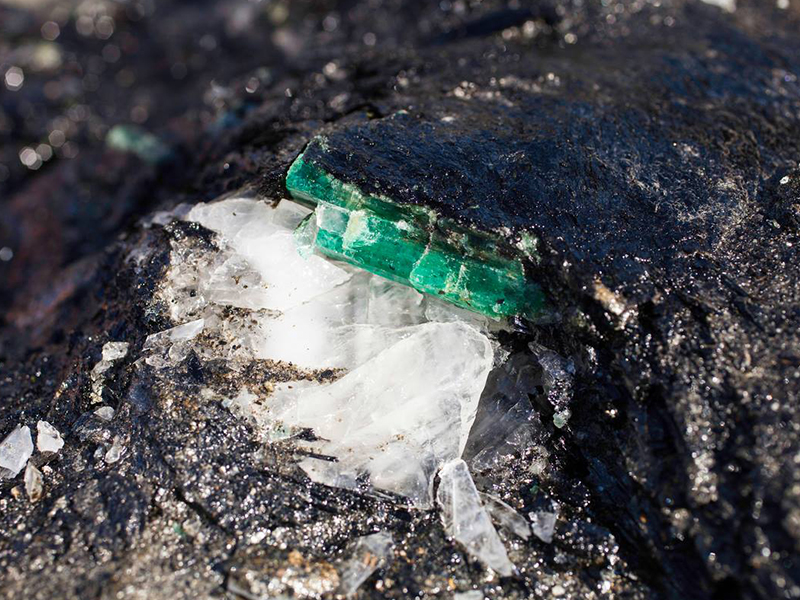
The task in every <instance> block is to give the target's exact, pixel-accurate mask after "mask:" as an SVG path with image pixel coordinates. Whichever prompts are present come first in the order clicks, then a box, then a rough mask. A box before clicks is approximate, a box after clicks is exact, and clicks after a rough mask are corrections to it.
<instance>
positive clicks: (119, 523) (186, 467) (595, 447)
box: [0, 0, 800, 599]
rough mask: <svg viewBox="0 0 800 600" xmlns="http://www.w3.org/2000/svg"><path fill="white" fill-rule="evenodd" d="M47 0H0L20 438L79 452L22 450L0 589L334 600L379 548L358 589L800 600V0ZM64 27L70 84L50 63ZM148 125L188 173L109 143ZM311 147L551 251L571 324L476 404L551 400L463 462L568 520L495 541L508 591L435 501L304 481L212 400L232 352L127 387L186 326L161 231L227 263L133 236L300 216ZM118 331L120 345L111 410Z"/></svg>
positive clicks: (497, 407)
mask: <svg viewBox="0 0 800 600" xmlns="http://www.w3.org/2000/svg"><path fill="white" fill-rule="evenodd" d="M36 5H37V6H38V8H37V9H33V8H20V5H19V3H17V2H8V1H6V2H0V21H2V22H3V24H4V27H3V38H2V40H0V52H2V57H3V64H4V66H3V69H4V70H5V65H6V64H10V65H22V68H23V70H24V71H25V81H24V83H23V85H22V87H21V88H19V89H18V90H16V91H11V90H4V92H3V97H2V104H1V105H0V133H2V134H3V136H4V138H3V139H4V141H3V144H2V149H1V151H0V152H1V153H0V155H1V156H2V167H0V186H1V187H0V189H2V198H0V232H1V233H2V236H3V238H2V241H0V247H3V248H6V247H7V248H9V249H10V250H11V251H12V252H13V256H12V257H11V258H10V260H6V258H8V253H7V252H2V253H0V258H2V256H5V257H6V258H3V262H1V263H0V290H2V292H0V306H2V308H3V311H2V315H3V316H2V319H3V320H2V331H1V332H0V368H2V378H1V379H0V398H1V399H2V403H1V404H0V438H5V436H6V435H8V434H9V433H10V432H12V431H13V430H14V429H15V428H16V427H17V426H18V425H23V426H28V427H30V428H31V429H33V427H35V426H36V424H37V422H38V421H39V420H44V421H47V422H48V423H50V424H52V425H53V426H54V427H55V428H56V429H57V430H58V431H59V432H60V433H61V435H62V437H63V439H64V441H65V445H64V446H63V448H61V449H60V450H59V451H58V452H56V453H49V454H41V453H35V454H34V455H33V457H32V458H31V460H30V462H29V465H33V466H34V467H35V468H37V469H38V470H39V471H40V472H41V473H42V480H43V491H42V492H41V494H40V495H37V498H38V499H37V501H36V502H31V499H30V498H29V497H28V496H26V494H25V492H24V483H23V481H22V476H21V475H20V476H18V477H17V478H16V479H12V480H7V479H4V480H2V481H0V570H1V571H2V573H3V577H2V580H0V595H2V596H3V597H9V598H10V597H19V596H20V595H22V594H24V595H25V596H26V597H30V598H52V597H64V598H111V597H115V598H134V597H142V598H189V597H225V596H226V595H230V594H234V593H242V592H243V591H244V593H250V594H255V595H258V596H260V595H266V594H272V595H277V594H282V593H283V594H294V595H295V596H298V597H319V596H326V595H327V596H331V595H333V594H334V593H335V592H336V589H337V586H338V585H339V581H338V579H339V574H341V573H342V572H343V568H344V565H346V564H348V560H349V559H350V558H351V557H352V556H353V552H354V550H353V548H354V544H356V543H357V539H358V538H359V537H363V536H365V535H369V534H373V533H376V532H387V533H388V534H390V535H391V537H392V539H393V541H394V550H393V552H394V559H393V560H392V561H390V562H387V563H386V564H385V565H384V566H382V567H381V568H379V569H378V570H377V571H376V572H375V573H374V574H373V575H371V576H370V578H369V579H368V580H367V581H366V582H365V583H364V584H363V585H362V586H361V587H360V588H359V590H358V592H357V594H359V595H360V596H361V597H375V598H379V597H395V598H408V597H414V596H418V597H420V596H438V597H450V595H452V594H453V593H454V592H457V591H458V592H463V591H467V590H470V589H481V590H483V592H484V593H485V594H486V595H487V596H490V597H498V598H501V597H502V598H528V597H542V598H546V597H554V596H555V597H567V598H593V597H595V598H675V599H685V598H725V599H727V598H765V599H766V598H769V599H772V598H783V597H787V598H791V597H800V559H798V556H799V555H800V470H799V469H798V463H799V462H800V431H798V422H800V419H798V410H799V409H798V401H800V398H798V394H799V390H800V350H798V348H800V335H799V334H798V326H799V325H800V298H799V297H798V296H800V285H799V284H798V281H800V273H798V271H800V266H798V264H799V262H800V261H798V258H800V257H798V248H799V247H800V246H799V244H800V239H798V237H800V236H798V233H799V232H798V228H799V227H800V172H799V171H798V168H797V166H798V160H800V152H799V150H800V148H798V146H799V145H800V117H798V115H800V89H799V88H798V85H799V84H798V80H797V77H798V75H800V59H798V57H800V35H798V31H800V7H799V6H798V5H797V3H796V2H794V1H792V0H790V1H789V2H788V3H787V2H778V3H777V4H776V3H772V2H760V1H746V0H745V1H741V0H740V1H739V2H737V3H736V8H735V10H734V11H733V12H729V11H724V10H722V9H720V8H719V7H717V6H710V5H706V4H703V3H699V2H696V1H678V0H675V1H667V0H662V1H661V2H643V1H641V0H622V1H620V2H614V3H612V2H599V1H598V2H595V1H594V0H591V1H588V0H584V1H583V2H577V0H573V1H572V2H569V1H563V0H556V1H554V2H509V3H508V4H507V5H506V4H505V3H502V2H500V1H492V0H490V1H485V2H482V3H480V2H414V3H408V4H401V3H395V2H390V1H377V2H375V1H371V2H367V1H366V0H364V1H363V2H360V1H357V0H353V1H352V2H346V3H344V4H343V5H342V6H339V7H334V6H333V5H332V3H327V2H321V1H320V2H316V1H315V2H309V3H294V2H291V3H290V2H280V1H273V2H262V3H250V2H232V3H231V2H219V3H214V2H196V3H191V5H177V4H176V3H171V2H163V3H162V2H159V3H158V6H157V8H156V7H155V6H153V5H150V4H149V3H138V2H132V3H128V4H123V3H107V4H105V3H98V6H100V7H102V9H100V8H98V9H93V10H96V11H97V12H95V13H92V14H85V11H87V10H88V9H87V8H86V7H83V8H80V9H77V8H76V9H75V11H74V12H69V11H61V12H58V5H57V4H55V3H49V2H38V3H36ZM87 6H88V4H87ZM81 11H84V12H81ZM104 17H113V19H112V21H113V31H112V33H110V34H108V37H105V36H106V34H107V33H108V21H107V20H104ZM87 19H89V20H88V21H87ZM49 21H53V22H58V23H60V30H61V34H60V36H59V37H57V38H56V39H55V42H54V43H55V44H56V45H57V46H58V48H59V52H60V57H61V66H60V67H58V68H56V67H53V61H52V60H50V62H49V63H48V62H47V61H45V60H44V59H42V56H41V55H40V54H37V53H36V52H34V49H35V48H36V47H37V44H40V43H41V42H42V35H43V32H45V31H51V30H52V27H50V28H49V29H44V28H43V27H42V25H43V24H45V23H46V22H49ZM90 22H91V27H90V26H89V23H90ZM48 35H49V34H48ZM109 45H113V46H114V48H111V49H109V48H108V46H109ZM46 56H47V54H45V57H46ZM37 57H38V58H37ZM115 57H116V60H114V59H115ZM212 79H213V82H212ZM6 83H8V79H6ZM12 83H13V82H12ZM6 87H8V85H7V86H6ZM12 87H13V86H12ZM400 111H405V112H400ZM130 121H133V122H135V123H138V124H139V126H141V127H142V128H144V129H146V130H147V131H149V132H150V133H153V134H154V135H156V136H157V137H158V138H159V139H160V140H162V141H163V142H164V143H166V144H168V145H169V147H170V148H171V151H172V152H171V155H170V157H169V158H168V159H166V160H164V161H162V162H160V163H157V164H153V163H151V162H147V161H144V160H142V159H141V158H140V157H137V156H136V155H135V154H133V153H128V154H125V153H121V152H120V151H119V150H115V149H109V148H106V147H105V145H104V143H103V140H104V139H105V134H106V133H107V131H108V129H109V128H110V127H111V126H112V125H114V124H117V123H128V122H130ZM56 129H57V130H58V131H61V132H62V133H63V134H65V136H66V139H67V140H68V141H69V143H71V144H72V145H71V146H66V145H65V144H61V145H57V144H56V143H55V142H58V141H60V139H59V136H55V138H53V137H52V136H51V134H52V133H53V131H55V130H56ZM320 134H322V135H325V136H327V138H328V140H329V144H328V147H329V148H331V149H332V150H333V152H332V153H330V154H328V155H327V156H328V160H329V161H330V162H329V163H328V167H329V168H331V169H332V170H333V169H338V170H339V172H338V173H337V175H339V176H341V177H347V178H349V179H350V180H351V181H354V182H357V183H359V184H363V185H367V186H378V185H380V186H381V188H380V190H381V191H383V192H385V193H391V195H392V196H393V197H397V198H398V199H400V200H403V201H405V202H415V203H425V204H429V205H431V206H434V207H436V208H438V209H440V210H443V211H449V213H448V214H449V215H450V216H452V217H454V218H456V219H461V220H463V221H464V222H467V223H469V224H470V225H472V226H475V227H478V228H496V227H509V228H510V229H511V232H510V234H511V235H513V234H516V233H519V232H520V231H530V232H532V233H534V234H535V235H536V237H537V238H538V239H539V243H538V246H537V252H538V255H539V260H538V261H535V262H534V261H532V262H531V263H530V264H529V265H528V267H529V269H530V272H531V275H532V276H533V277H534V278H536V279H537V280H538V281H539V282H540V283H541V284H542V285H543V287H544V289H545V290H547V291H548V293H549V295H550V299H551V302H552V305H553V306H555V307H557V310H558V313H559V314H558V315H554V318H553V319H552V322H549V323H540V324H537V325H531V324H525V323H519V324H518V327H517V330H516V331H515V332H513V333H507V334H501V335H500V341H501V342H502V343H503V345H504V346H505V348H506V350H508V351H510V352H512V353H513V354H512V356H514V357H517V356H521V358H519V360H518V362H514V363H513V364H511V365H510V366H508V367H507V368H506V372H505V373H497V374H495V375H494V376H493V378H490V379H491V380H492V381H493V382H494V384H493V385H494V386H495V388H496V389H497V390H501V392H498V393H496V394H494V395H492V394H488V395H487V397H486V398H485V400H486V402H484V403H483V404H482V405H481V407H479V416H480V414H482V413H483V414H487V415H492V414H495V415H497V417H498V421H500V422H506V421H504V420H503V419H504V418H505V417H504V415H506V414H508V413H511V412H513V411H515V410H520V406H521V405H524V404H525V403H526V402H528V403H530V406H531V408H532V409H533V411H534V412H533V413H532V414H529V413H528V412H525V410H523V413H524V414H525V415H526V416H525V419H523V420H522V421H521V420H520V419H516V418H515V419H510V418H509V419H507V420H508V421H509V423H510V425H509V426H511V424H512V423H513V426H514V432H515V435H513V436H511V435H509V437H508V439H507V440H504V441H503V444H501V445H503V448H504V450H503V452H498V453H497V455H498V456H499V458H498V459H497V460H496V461H494V462H492V463H491V464H487V463H485V462H481V461H478V458H479V457H481V456H482V455H481V453H480V450H481V449H480V448H479V447H475V448H472V449H470V448H469V447H468V452H467V454H470V452H472V454H471V455H470V456H469V457H468V456H465V459H466V460H467V462H468V463H470V464H471V469H472V470H473V474H474V477H475V483H476V486H477V488H478V489H479V491H481V492H484V493H490V494H492V495H493V496H495V497H497V498H498V499H500V500H502V501H503V502H505V503H507V504H508V505H510V506H511V507H512V508H514V509H516V510H517V511H518V512H520V513H521V514H522V515H528V514H529V513H532V514H534V515H552V514H557V521H556V525H555V530H554V532H553V538H552V542H551V543H547V542H546V541H544V540H543V539H540V537H539V534H537V535H536V536H531V537H530V538H529V539H528V540H523V539H521V538H519V537H515V536H513V535H511V534H509V533H508V532H504V531H503V530H501V532H500V533H501V537H502V539H503V542H504V544H505V547H506V550H507V552H508V557H509V559H510V560H511V562H513V563H514V565H516V567H517V569H518V571H517V572H515V573H514V574H512V576H510V577H499V576H497V575H496V574H492V573H490V572H487V571H486V570H485V569H484V568H483V567H482V566H481V565H480V563H477V562H476V561H474V560H472V559H470V558H469V557H468V556H467V555H465V554H464V552H463V550H462V549H461V548H460V547H459V546H458V545H457V544H456V542H455V541H454V540H453V539H452V538H449V537H448V536H447V535H446V532H445V529H444V528H443V526H442V523H441V520H440V519H439V517H438V515H437V514H436V513H435V512H432V511H417V510H412V509H409V508H408V507H406V506H404V505H403V504H402V503H398V502H395V501H393V499H391V498H382V497H375V496H371V495H368V494H362V493H358V492H354V491H345V490H337V489H333V488H327V487H324V486H321V485H318V484H314V483H312V482H311V481H309V479H308V478H307V477H306V476H305V475H304V474H303V472H302V471H301V470H300V469H299V467H298V466H297V462H298V457H297V456H296V454H295V452H294V449H293V448H292V447H291V445H290V444H285V443H272V444H271V443H266V444H265V443H264V441H263V440H260V439H258V438H257V436H256V435H255V432H254V430H253V428H252V427H251V426H249V425H248V423H247V422H245V421H243V420H241V419H238V418H236V417H235V416H234V415H233V414H231V412H230V411H229V410H227V409H226V408H225V407H223V406H222V404H221V403H220V402H218V401H204V400H203V399H202V398H201V397H199V395H198V391H199V390H200V389H201V388H203V387H206V386H208V385H214V386H217V387H219V388H224V386H225V385H229V384H230V381H229V380H230V377H232V375H231V374H230V373H229V372H226V371H225V369H224V368H221V367H220V365H219V364H218V363H215V362H214V361H202V360H200V359H199V358H198V357H197V356H195V355H192V354H189V355H188V356H186V357H185V358H184V360H183V361H182V362H181V363H180V365H178V367H176V370H175V373H174V376H173V377H171V378H170V379H169V380H167V381H165V380H164V379H163V378H161V379H158V378H156V376H155V375H154V374H153V373H152V372H151V371H150V370H149V369H148V368H147V367H146V366H142V364H141V363H139V364H137V361H138V359H139V358H140V357H141V356H143V351H142V349H143V346H144V342H145V339H146V337H147V336H148V335H151V334H153V333H156V332H159V331H163V330H166V329H168V328H170V327H171V326H173V325H177V323H173V322H171V320H170V317H169V307H167V306H164V305H162V304H159V302H158V301H157V295H156V291H157V290H158V289H159V286H162V285H163V283H164V282H163V277H164V273H165V272H166V269H167V267H168V265H169V261H170V252H171V247H172V245H173V243H174V242H175V241H180V242H181V244H182V245H184V246H186V247H191V246H192V245H195V246H196V247H198V248H209V247H213V246H214V244H215V237H214V235H213V233H212V232H210V231H208V230H206V229H203V228H202V227H200V226H197V225H193V224H190V223H185V222H182V221H173V219H172V218H171V217H170V216H168V215H165V214H164V213H160V214H157V216H156V217H155V218H153V217H152V216H148V215H149V214H150V213H151V212H152V211H153V210H157V209H160V210H169V209H172V208H173V207H174V206H176V205H177V204H179V203H181V202H186V203H189V204H195V203H197V202H199V201H208V200H211V199H213V198H215V197H217V196H218V195H220V194H222V193H225V192H228V191H233V190H236V189H238V188H240V187H242V186H248V187H250V188H253V189H257V190H258V191H259V192H260V193H261V194H263V195H264V196H266V197H268V198H280V197H282V196H285V195H286V191H285V189H284V187H283V185H284V184H283V182H284V177H285V173H286V169H287V168H288V166H289V164H290V163H291V162H292V160H294V158H295V157H296V156H297V155H298V153H299V152H301V151H302V150H303V149H304V147H305V146H306V144H307V143H308V142H309V141H310V140H311V139H312V138H313V137H314V136H316V135H320ZM45 141H46V142H47V143H50V144H52V147H51V150H52V151H54V152H55V154H54V156H53V157H52V158H50V159H48V160H44V156H46V155H47V151H46V149H44V148H42V149H41V153H42V154H41V157H42V161H41V164H40V165H38V166H37V163H36V161H35V160H34V159H33V158H32V156H31V155H30V154H29V153H28V154H25V156H26V157H27V158H26V159H25V160H28V159H31V160H32V162H31V161H29V162H30V164H31V166H35V167H36V168H35V169H34V168H28V167H26V166H25V162H24V161H22V162H20V160H21V158H22V154H21V151H22V149H23V148H38V147H39V145H40V144H42V143H44V142H45ZM65 146H66V147H65ZM340 151H341V154H337V153H338V152H340ZM37 152H39V150H37ZM37 156H38V154H37ZM107 342H127V343H128V344H129V351H128V352H127V354H126V355H125V356H124V357H122V358H120V359H118V360H115V361H114V362H113V363H112V364H111V365H110V366H109V367H108V369H107V370H104V372H103V387H102V390H101V399H102V403H103V406H105V407H112V408H113V409H114V414H113V416H112V417H111V418H110V419H109V418H108V417H109V415H110V413H109V411H103V412H101V413H98V412H97V410H98V407H99V404H98V403H97V402H95V399H96V398H95V397H94V394H93V378H92V370H93V368H94V367H95V365H97V364H98V362H100V360H101V359H102V353H103V346H104V345H105V344H106V343H107ZM556 357H561V358H560V359H558V360H556ZM515 360H517V359H515ZM526 365H527V366H526ZM563 373H570V374H572V373H574V380H573V379H572V378H567V377H565V376H563ZM235 376H236V377H245V375H240V374H236V375H235ZM246 377H248V378H249V379H248V380H249V381H250V382H251V383H253V382H258V381H263V382H266V383H269V382H271V381H275V380H276V379H279V378H280V377H281V374H280V373H276V372H270V371H267V372H264V371H263V369H262V370H259V368H257V366H254V367H253V368H252V369H251V371H250V372H249V373H248V374H247V375H246ZM520 386H524V387H526V388H527V389H530V392H525V393H524V394H523V395H521V396H518V389H519V387H520ZM503 390H505V391H503ZM487 393H488V391H487ZM515 407H516V408H515ZM526 410H527V409H526ZM498 443H499V442H498ZM473 456H474V458H472V457H473ZM484 457H485V455H484ZM476 461H477V462H476ZM480 465H484V468H483V469H480V468H479V466H480ZM543 519H544V517H541V516H536V517H535V518H533V519H532V520H533V521H534V522H535V523H538V524H539V525H540V526H541V523H542V522H543ZM544 533H549V532H544ZM541 537H544V538H548V537H549V535H542V536H541ZM237 590H238V591H237Z"/></svg>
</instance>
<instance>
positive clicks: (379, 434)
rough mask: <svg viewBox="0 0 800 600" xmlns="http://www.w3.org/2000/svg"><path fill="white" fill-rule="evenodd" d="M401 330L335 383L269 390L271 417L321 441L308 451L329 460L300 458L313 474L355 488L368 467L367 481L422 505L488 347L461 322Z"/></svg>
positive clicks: (464, 431) (475, 388)
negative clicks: (292, 391)
mask: <svg viewBox="0 0 800 600" xmlns="http://www.w3.org/2000/svg"><path fill="white" fill-rule="evenodd" d="M399 333H401V334H403V336H402V337H400V339H398V340H397V341H396V342H395V343H393V344H391V345H389V346H388V347H387V348H386V349H384V350H382V351H380V352H378V353H377V354H376V355H375V356H374V357H373V358H371V359H370V360H368V361H366V362H364V363H363V364H361V365H360V366H358V367H357V368H355V369H353V370H351V371H350V372H349V373H347V374H346V375H345V376H344V377H342V378H341V379H339V380H338V381H335V382H333V383H331V384H329V385H327V386H324V387H321V386H318V387H311V388H302V387H300V388H299V391H297V392H296V394H294V395H293V394H290V393H289V391H288V390H287V391H283V392H282V393H278V391H276V394H275V396H276V397H275V401H276V403H280V402H281V401H282V403H283V410H282V411H280V412H276V413H275V415H274V416H275V419H276V420H278V421H280V422H282V423H284V424H285V425H289V426H294V427H308V428H311V429H313V430H314V433H315V434H316V435H317V436H319V437H321V438H324V439H325V440H329V441H327V442H324V443H322V444H320V445H318V446H315V448H314V451H315V452H318V453H320V454H324V455H328V456H335V457H337V458H338V461H337V462H328V461H323V460H319V459H313V458H310V459H307V460H304V461H303V462H302V463H301V467H302V468H303V469H304V470H305V471H306V472H307V473H308V474H309V476H310V477H311V478H312V479H313V480H315V481H317V482H319V483H325V484H328V485H335V486H340V487H356V485H357V480H358V478H359V477H360V476H361V475H362V474H363V473H369V476H370V481H371V483H372V485H373V486H374V487H376V488H378V489H381V490H386V491H389V492H393V493H396V494H400V495H402V496H405V497H407V498H410V499H411V500H412V502H413V503H414V504H415V505H416V506H418V507H430V506H431V505H432V498H431V495H430V488H431V483H432V480H433V476H434V475H435V473H436V470H437V469H438V468H439V467H440V466H441V465H442V464H444V463H445V462H447V461H448V460H453V459H455V458H457V457H458V456H460V454H461V452H462V451H463V448H464V445H465V444H466V438H467V435H468V434H469V430H470V427H471V426H472V422H473V420H474V419H475V412H476V410H477V406H478V400H479V398H480V394H481V390H482V389H483V386H484V384H485V382H486V377H487V375H488V373H489V370H490V369H491V367H492V356H493V352H492V347H491V343H490V342H489V340H488V338H487V337H486V336H484V335H483V334H481V333H480V332H478V331H476V330H475V329H473V328H472V327H470V326H468V325H465V324H463V323H426V324H423V325H419V326H415V327H411V328H408V329H407V330H404V331H401V332H399ZM357 339H358V338H357V337H356V340H357ZM294 389H298V388H297V386H295V388H294Z"/></svg>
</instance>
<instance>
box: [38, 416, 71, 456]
mask: <svg viewBox="0 0 800 600" xmlns="http://www.w3.org/2000/svg"><path fill="white" fill-rule="evenodd" d="M36 431H37V434H36V446H37V448H39V452H58V451H59V450H61V448H63V447H64V440H63V439H62V438H61V434H60V433H59V432H58V429H56V428H55V427H53V426H52V425H50V423H48V422H47V421H39V422H38V423H37V424H36Z"/></svg>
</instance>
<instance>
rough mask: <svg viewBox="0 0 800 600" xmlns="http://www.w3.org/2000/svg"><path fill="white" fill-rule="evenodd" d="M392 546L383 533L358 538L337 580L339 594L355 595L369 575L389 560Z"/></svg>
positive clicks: (391, 542) (386, 534)
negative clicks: (351, 554)
mask: <svg viewBox="0 0 800 600" xmlns="http://www.w3.org/2000/svg"><path fill="white" fill-rule="evenodd" d="M393 546H394V542H393V541H392V536H391V535H390V534H389V533H386V532H383V531H381V532H378V533H373V534H371V535H365V536H364V537H361V538H359V539H358V541H357V542H356V547H355V551H354V553H353V556H352V558H350V560H348V561H347V563H346V564H345V565H344V569H343V570H342V574H341V576H340V578H339V582H340V584H339V592H340V593H342V594H344V595H345V596H352V595H353V594H355V593H356V591H357V590H358V588H359V587H361V584H362V583H364V582H365V581H366V580H367V579H368V578H369V577H370V575H372V574H373V573H374V572H375V571H376V570H378V569H379V568H382V567H383V566H384V565H386V563H387V562H388V561H389V560H390V559H391V554H392V547H393Z"/></svg>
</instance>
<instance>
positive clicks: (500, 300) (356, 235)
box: [286, 155, 544, 318]
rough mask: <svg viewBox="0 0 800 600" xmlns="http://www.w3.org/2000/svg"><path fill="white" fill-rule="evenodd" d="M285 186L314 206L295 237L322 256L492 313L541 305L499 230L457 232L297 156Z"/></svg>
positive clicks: (525, 311) (530, 312)
mask: <svg viewBox="0 0 800 600" xmlns="http://www.w3.org/2000/svg"><path fill="white" fill-rule="evenodd" d="M286 186H287V188H288V189H289V191H290V193H291V194H292V196H293V197H295V198H297V199H299V200H301V201H306V202H309V203H311V204H314V205H316V210H315V212H314V215H313V216H312V217H311V218H310V219H309V220H308V221H305V222H304V223H303V225H302V227H303V228H310V229H311V231H312V233H309V234H306V233H301V234H300V235H301V237H304V238H307V239H309V240H313V244H314V246H315V247H316V248H317V249H318V250H319V251H321V252H322V253H324V254H326V255H328V256H331V257H333V258H336V259H339V260H343V261H346V262H349V263H351V264H354V265H357V266H359V267H361V268H364V269H366V270H368V271H370V272H372V273H376V274H378V275H381V276H382V277H387V278H389V279H392V280H394V281H399V282H401V283H404V284H406V285H410V286H412V287H414V288H416V289H417V290H419V291H422V292H426V293H429V294H433V295H437V296H439V297H440V298H442V299H444V300H447V301H449V302H452V303H454V304H457V305H459V306H462V307H464V308H467V309H469V310H473V311H476V312H479V313H483V314H485V315H487V316H490V317H492V318H499V317H504V316H509V315H523V316H528V317H532V316H536V315H537V314H539V313H540V312H541V311H542V310H543V309H544V296H543V294H542V292H541V290H540V288H539V287H538V286H537V285H535V284H533V283H532V282H530V281H528V279H527V277H526V275H525V271H524V268H523V264H522V261H521V259H520V258H519V257H516V256H507V255H506V254H508V252H503V251H501V246H503V242H502V239H501V236H499V235H498V236H496V238H493V237H490V236H486V235H480V234H477V233H475V232H472V231H469V230H463V229H461V228H459V227H458V226H457V225H456V224H455V223H452V222H450V221H446V220H444V219H439V218H438V217H437V215H436V213H435V212H434V211H432V210H430V209H426V208H422V207H418V206H400V205H398V204H397V203H396V202H394V201H393V200H391V199H389V198H386V197H379V196H373V195H369V194H365V193H363V192H362V191H361V190H360V189H358V188H357V187H356V186H354V185H352V184H349V183H345V182H343V181H339V180H337V179H336V178H334V177H333V176H332V175H330V174H329V173H327V172H325V171H324V170H323V169H321V168H319V167H318V166H316V165H315V164H313V163H312V162H310V161H309V160H306V159H304V157H303V155H301V156H299V157H298V158H297V159H296V160H295V162H294V163H293V164H292V166H291V168H290V169H289V173H288V175H287V178H286ZM503 249H504V250H506V251H508V249H506V248H505V247H504V246H503Z"/></svg>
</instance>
